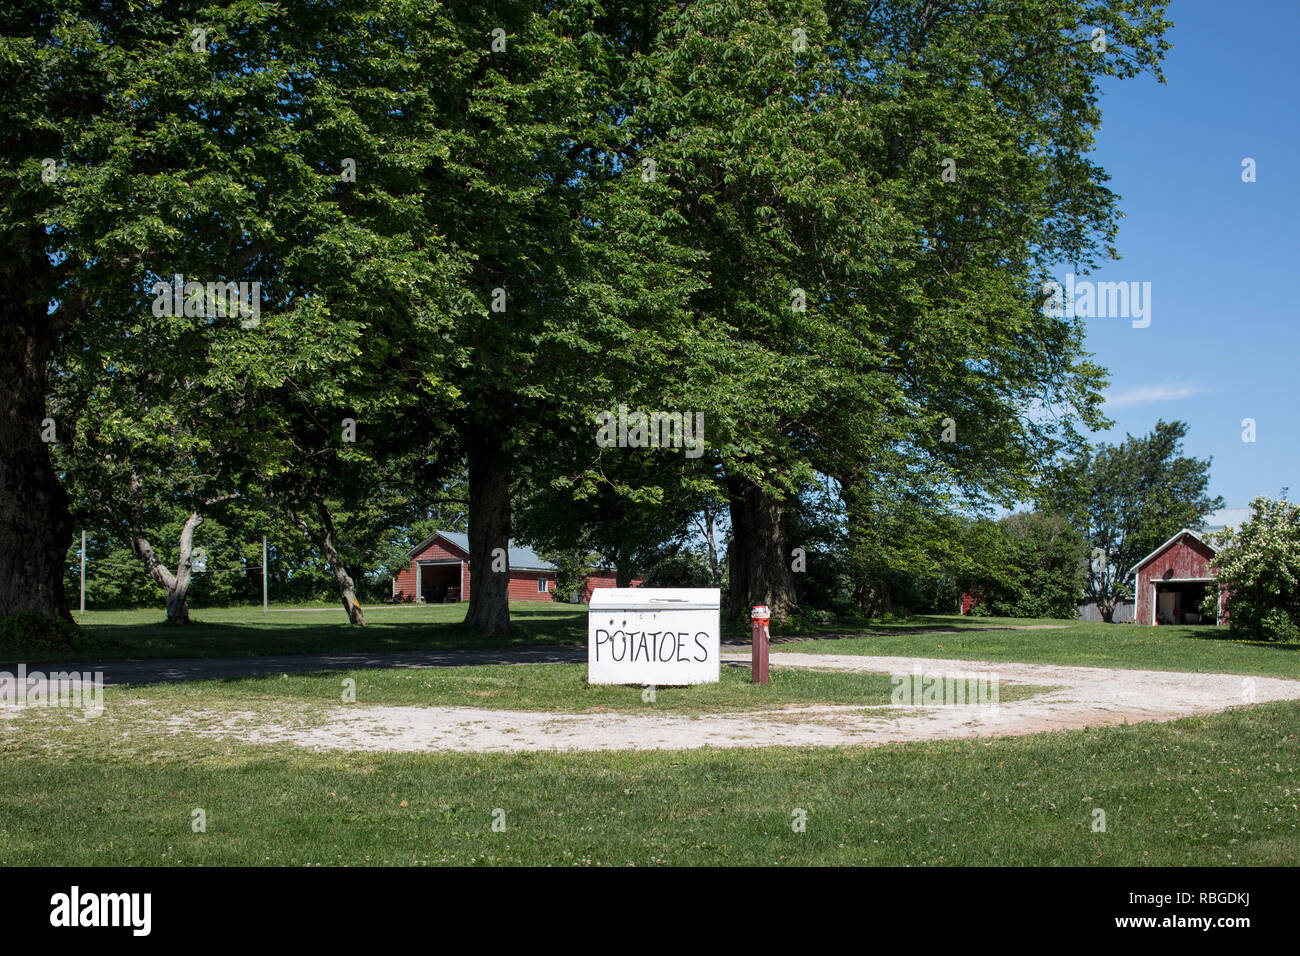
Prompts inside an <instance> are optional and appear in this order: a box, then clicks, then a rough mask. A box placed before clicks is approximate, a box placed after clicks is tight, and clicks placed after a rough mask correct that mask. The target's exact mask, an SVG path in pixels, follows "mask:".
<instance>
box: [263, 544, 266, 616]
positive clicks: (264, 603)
mask: <svg viewBox="0 0 1300 956" xmlns="http://www.w3.org/2000/svg"><path fill="white" fill-rule="evenodd" d="M266 612H267V599H266V535H262V613H263V614H265V613H266Z"/></svg>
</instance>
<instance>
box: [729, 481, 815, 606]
mask: <svg viewBox="0 0 1300 956" xmlns="http://www.w3.org/2000/svg"><path fill="white" fill-rule="evenodd" d="M727 491H728V495H729V498H730V505H731V548H730V551H729V562H730V571H731V590H730V594H729V601H728V614H729V616H730V618H731V619H732V620H736V619H744V620H748V619H749V610H750V607H752V606H753V605H755V604H766V605H767V606H768V607H769V608H771V611H772V620H773V621H776V622H784V621H786V620H788V619H789V617H790V614H791V613H792V612H793V611H795V610H797V609H798V606H799V602H798V598H797V596H796V594H797V592H796V590H795V581H794V572H793V571H792V570H791V567H790V561H791V556H790V547H789V541H788V540H787V537H786V530H785V509H784V507H783V506H782V504H781V502H779V501H777V500H776V499H775V498H773V497H772V496H771V495H769V494H767V493H766V492H764V491H763V490H762V489H760V488H759V487H758V486H757V485H755V484H753V483H752V482H749V481H747V480H745V479H743V478H736V479H730V478H729V479H728V480H727Z"/></svg>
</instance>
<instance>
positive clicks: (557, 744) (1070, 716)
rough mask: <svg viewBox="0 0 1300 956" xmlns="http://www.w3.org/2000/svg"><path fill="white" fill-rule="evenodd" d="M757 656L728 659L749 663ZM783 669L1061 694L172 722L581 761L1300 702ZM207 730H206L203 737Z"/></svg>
mask: <svg viewBox="0 0 1300 956" xmlns="http://www.w3.org/2000/svg"><path fill="white" fill-rule="evenodd" d="M748 659H749V655H748V654H724V655H723V660H734V661H748ZM771 663H772V666H773V667H776V668H781V667H788V668H807V669H813V670H834V671H850V672H854V671H860V672H879V673H888V674H906V675H913V674H914V673H916V672H917V671H918V670H919V672H920V674H921V675H922V677H923V679H924V678H929V677H945V678H949V677H953V678H955V677H961V678H973V677H974V678H987V679H989V680H993V679H996V680H997V681H998V682H999V684H1033V685H1039V686H1050V687H1051V688H1053V689H1052V690H1050V691H1048V692H1046V693H1042V694H1038V695H1036V696H1034V697H1031V698H1026V699H1022V700H1016V701H1011V702H1005V703H1000V704H998V705H997V706H996V707H989V706H985V705H981V704H964V705H963V704H952V705H947V706H944V705H938V706H935V705H928V706H927V705H924V704H917V705H912V704H891V705H889V706H882V707H872V708H867V709H863V708H859V707H846V706H811V707H789V708H786V709H782V710H774V711H760V712H747V713H734V714H713V715H689V716H686V715H682V716H674V715H669V714H658V713H646V714H636V713H619V714H614V713H599V714H555V713H549V712H539V711H517V710H484V709H480V708H473V707H442V706H434V707H387V706H386V707H369V706H358V705H352V706H342V705H340V706H339V707H337V708H335V709H334V710H333V712H332V713H331V714H330V715H329V717H328V719H327V721H326V722H325V723H324V724H321V725H318V726H313V727H301V726H299V727H289V726H284V725H278V724H276V723H274V722H270V723H268V722H267V721H266V718H265V717H264V716H261V715H257V714H254V713H242V714H236V715H233V716H230V715H227V716H225V717H223V718H220V719H216V720H214V719H213V718H214V717H215V716H216V715H212V714H203V715H195V716H196V717H199V718H202V719H199V720H195V721H194V723H191V721H190V720H188V719H185V718H180V717H173V718H171V719H170V720H168V721H167V724H168V726H169V728H170V729H171V730H172V731H174V732H193V733H201V734H204V735H214V736H218V737H231V738H238V739H241V740H244V741H247V742H251V743H257V742H276V741H288V742H291V743H294V744H298V745H300V746H302V747H307V748H310V749H313V750H371V751H456V752H518V751H582V750H689V749H693V748H698V747H765V746H796V747H831V746H846V745H848V746H875V745H878V744H886V743H898V742H904V741H916V740H940V739H945V738H961V737H995V736H1015V735H1022V734H1033V733H1042V732H1045V731H1053V730H1071V729H1077V728H1081V727H1098V726H1106V725H1111V724H1126V723H1140V722H1143V721H1165V720H1174V719H1177V718H1179V717H1189V716H1193V715H1196V714H1207V713H1212V712H1215V711H1220V710H1225V709H1227V708H1230V707H1237V706H1244V705H1248V704H1251V703H1263V702H1266V701H1274V700H1298V699H1300V681H1293V680H1280V679H1277V678H1270V677H1243V676H1241V675H1237V674H1190V673H1177V672H1169V671H1139V670H1124V669H1111V668H1098V667H1063V666H1057V665H1051V664H1012V663H1001V662H999V663H989V662H983V661H959V660H934V659H927V658H914V657H862V656H857V655H839V654H783V653H773V654H772V656H771ZM199 725H203V726H202V729H200V726H199Z"/></svg>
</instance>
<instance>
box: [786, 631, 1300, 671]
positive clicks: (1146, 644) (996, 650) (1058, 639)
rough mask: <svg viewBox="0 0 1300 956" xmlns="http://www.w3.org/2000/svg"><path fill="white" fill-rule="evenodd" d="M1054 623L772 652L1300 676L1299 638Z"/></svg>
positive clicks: (877, 637) (851, 640)
mask: <svg viewBox="0 0 1300 956" xmlns="http://www.w3.org/2000/svg"><path fill="white" fill-rule="evenodd" d="M968 620H969V619H968ZM975 620H979V619H978V618H976V619H975ZM984 620H988V619H987V618H985V619H984ZM1056 623H1057V624H1066V625H1067V626H1066V627H1065V628H1062V629H1060V630H1035V631H1013V630H970V629H965V630H962V631H961V632H960V633H956V634H951V633H950V634H941V633H931V632H912V633H900V632H893V633H888V632H878V633H871V634H868V635H864V636H853V635H849V636H846V637H843V638H841V639H837V640H810V641H798V642H795V643H790V644H776V645H774V646H773V650H774V651H793V652H796V653H804V654H866V655H881V656H893V655H898V656H901V657H941V658H945V659H959V660H960V659H967V660H979V661H1023V662H1026V663H1030V664H1075V665H1078V666H1081V667H1125V668H1136V669H1139V670H1170V671H1195V672H1201V673H1223V674H1258V675H1261V676H1268V677H1289V678H1300V653H1297V652H1298V651H1300V644H1294V643H1288V644H1270V643H1265V642H1262V641H1239V640H1232V639H1231V638H1229V636H1228V632H1227V629H1226V628H1215V627H1140V626H1138V625H1135V624H1103V623H1100V622H1090V621H1070V622H1064V621H1058V622H1056Z"/></svg>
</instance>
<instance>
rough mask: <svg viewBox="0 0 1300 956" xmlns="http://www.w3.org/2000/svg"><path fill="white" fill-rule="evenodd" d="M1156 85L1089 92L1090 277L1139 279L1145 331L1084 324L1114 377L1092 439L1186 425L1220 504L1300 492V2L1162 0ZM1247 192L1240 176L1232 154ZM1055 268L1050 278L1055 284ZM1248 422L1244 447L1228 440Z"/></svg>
mask: <svg viewBox="0 0 1300 956" xmlns="http://www.w3.org/2000/svg"><path fill="white" fill-rule="evenodd" d="M1169 19H1170V20H1172V21H1173V23H1174V24H1175V26H1174V28H1173V30H1172V31H1171V33H1170V35H1169V38H1170V41H1171V42H1172V43H1173V49H1172V50H1170V51H1169V54H1168V56H1167V58H1166V60H1165V68H1164V69H1165V77H1166V81H1167V82H1166V83H1165V84H1164V85H1161V84H1160V83H1157V82H1156V81H1154V80H1152V79H1150V78H1149V77H1142V78H1140V79H1137V80H1127V81H1122V82H1120V81H1116V82H1113V83H1108V84H1107V85H1106V86H1105V87H1104V88H1103V97H1102V101H1101V107H1102V124H1103V125H1102V128H1101V130H1100V132H1099V133H1098V137H1097V149H1096V152H1095V153H1094V154H1093V159H1094V161H1095V162H1097V163H1099V164H1100V165H1101V166H1102V167H1103V168H1105V169H1106V171H1107V172H1108V173H1110V174H1111V177H1112V178H1111V182H1110V184H1109V185H1110V188H1111V189H1112V190H1114V191H1115V192H1116V193H1118V194H1119V195H1120V197H1121V200H1120V209H1121V210H1122V211H1123V213H1124V214H1125V218H1124V219H1123V220H1122V221H1121V223H1120V232H1119V238H1118V241H1117V243H1116V245H1117V248H1118V250H1119V252H1120V255H1121V257H1122V258H1120V259H1119V260H1118V261H1111V262H1104V263H1102V264H1101V266H1100V268H1099V269H1097V270H1096V271H1095V272H1093V273H1092V274H1091V275H1089V276H1087V277H1086V278H1088V279H1090V280H1096V281H1124V282H1150V283H1151V312H1150V315H1151V323H1150V325H1149V326H1148V327H1147V328H1133V327H1132V323H1131V321H1130V320H1129V319H1125V318H1092V319H1088V320H1086V321H1087V327H1088V344H1089V348H1090V350H1091V351H1092V352H1093V353H1094V355H1095V356H1096V358H1097V360H1098V361H1099V362H1100V363H1101V364H1102V365H1104V366H1105V367H1107V368H1108V369H1110V371H1111V385H1110V388H1109V389H1108V392H1107V395H1108V400H1107V405H1106V413H1107V415H1108V417H1110V418H1112V419H1114V420H1115V427H1114V428H1113V429H1111V430H1110V431H1108V432H1103V433H1097V434H1095V435H1093V436H1092V437H1093V438H1094V439H1097V440H1105V441H1111V442H1114V441H1119V440H1121V439H1122V438H1123V437H1124V435H1125V433H1132V434H1135V435H1137V434H1145V433H1146V432H1147V431H1149V430H1150V428H1151V427H1152V425H1154V424H1155V422H1156V420H1157V419H1159V418H1164V419H1165V420H1166V421H1168V420H1172V419H1181V420H1183V421H1185V422H1187V423H1188V435H1187V440H1186V442H1185V446H1184V448H1185V451H1186V452H1187V453H1189V454H1193V455H1195V456H1197V457H1207V456H1213V458H1214V466H1213V469H1212V472H1211V476H1212V477H1211V493H1212V494H1219V495H1222V496H1223V497H1224V499H1225V502H1226V504H1227V505H1229V506H1241V505H1246V504H1248V503H1249V501H1250V499H1251V498H1253V497H1254V496H1256V495H1260V494H1267V495H1271V496H1276V495H1277V494H1278V493H1279V491H1280V489H1281V488H1282V487H1283V486H1289V487H1290V488H1291V490H1292V495H1291V497H1292V499H1295V498H1296V497H1297V495H1300V442H1298V441H1297V437H1298V436H1300V427H1297V426H1300V363H1298V362H1297V360H1298V359H1300V305H1297V302H1296V298H1295V293H1294V286H1295V280H1296V277H1297V273H1298V272H1300V268H1298V267H1300V239H1298V238H1297V235H1296V229H1297V221H1298V220H1300V0H1257V2H1252V3H1248V4H1244V3H1243V4H1235V3H1226V2H1221V0H1173V2H1172V3H1171V4H1170V12H1169ZM1246 157H1251V158H1253V159H1254V160H1255V162H1256V181H1255V182H1253V183H1244V182H1242V179H1241V175H1242V165H1241V164H1242V160H1243V159H1244V158H1246ZM1067 271H1070V270H1068V269H1066V268H1062V269H1060V270H1059V277H1060V278H1061V279H1062V281H1064V275H1065V273H1066V272H1067ZM1245 418H1253V419H1254V420H1255V423H1256V440H1255V442H1254V443H1253V444H1251V443H1246V442H1243V441H1242V424H1241V423H1242V419H1245Z"/></svg>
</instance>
